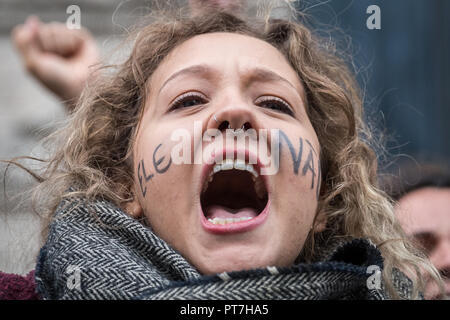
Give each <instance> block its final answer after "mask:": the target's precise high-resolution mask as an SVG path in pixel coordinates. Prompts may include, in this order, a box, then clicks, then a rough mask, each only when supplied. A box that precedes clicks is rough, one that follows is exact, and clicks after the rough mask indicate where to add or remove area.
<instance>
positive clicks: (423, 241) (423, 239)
mask: <svg viewBox="0 0 450 320" xmlns="http://www.w3.org/2000/svg"><path fill="white" fill-rule="evenodd" d="M414 239H415V240H416V241H417V242H418V243H419V245H420V246H421V247H422V249H424V251H425V253H426V254H427V255H430V254H431V252H433V250H434V248H435V247H436V245H437V243H438V239H437V238H436V236H435V235H433V234H432V233H431V232H421V233H417V234H415V235H414Z"/></svg>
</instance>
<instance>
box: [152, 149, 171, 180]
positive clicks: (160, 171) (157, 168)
mask: <svg viewBox="0 0 450 320" xmlns="http://www.w3.org/2000/svg"><path fill="white" fill-rule="evenodd" d="M161 146H162V144H159V145H158V146H157V147H156V149H155V151H153V166H154V167H155V170H156V172H157V173H159V174H162V173H164V172H166V171H167V170H169V167H170V165H171V164H172V158H169V163H168V164H167V165H166V166H165V167H163V168H159V165H160V164H161V163H162V162H163V161H164V158H165V156H162V157H161V158H159V159H158V160H156V152H157V151H158V150H159V148H161Z"/></svg>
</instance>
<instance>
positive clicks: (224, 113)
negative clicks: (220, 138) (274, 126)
mask: <svg viewBox="0 0 450 320" xmlns="http://www.w3.org/2000/svg"><path fill="white" fill-rule="evenodd" d="M207 127H208V129H218V130H220V131H225V130H227V129H232V130H235V131H236V130H239V129H242V130H244V131H245V130H248V129H251V128H252V129H256V128H257V127H258V120H257V118H256V116H255V114H254V111H252V110H251V108H250V107H249V106H247V105H245V103H243V102H241V103H233V104H231V103H230V104H228V105H225V106H224V107H221V108H220V109H218V110H217V111H216V112H214V113H213V114H212V115H211V117H210V119H209V121H208V125H207Z"/></svg>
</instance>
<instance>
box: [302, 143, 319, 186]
mask: <svg viewBox="0 0 450 320" xmlns="http://www.w3.org/2000/svg"><path fill="white" fill-rule="evenodd" d="M305 140H306V143H308V145H309V154H308V158H307V159H306V162H305V165H304V166H303V170H302V175H303V176H304V175H306V173H307V172H308V170H309V171H311V189H314V180H315V179H316V170H315V165H314V154H315V155H316V156H317V153H316V151H315V150H314V148H313V146H312V144H311V142H309V141H308V139H305ZM313 152H314V154H313ZM318 167H320V164H319V165H318Z"/></svg>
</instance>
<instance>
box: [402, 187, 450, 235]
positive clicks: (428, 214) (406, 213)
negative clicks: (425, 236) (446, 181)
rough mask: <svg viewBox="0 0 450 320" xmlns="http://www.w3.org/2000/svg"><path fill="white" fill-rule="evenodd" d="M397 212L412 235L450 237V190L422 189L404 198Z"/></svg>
mask: <svg viewBox="0 0 450 320" xmlns="http://www.w3.org/2000/svg"><path fill="white" fill-rule="evenodd" d="M396 212H397V214H398V217H399V219H400V221H401V222H402V224H403V225H404V226H405V230H406V231H407V232H410V233H415V232H422V231H429V232H435V233H442V234H448V235H450V188H432V187H431V188H422V189H418V190H415V191H413V192H411V193H409V194H407V195H405V196H403V197H402V198H401V199H400V200H399V202H398V206H397V208H396Z"/></svg>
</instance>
